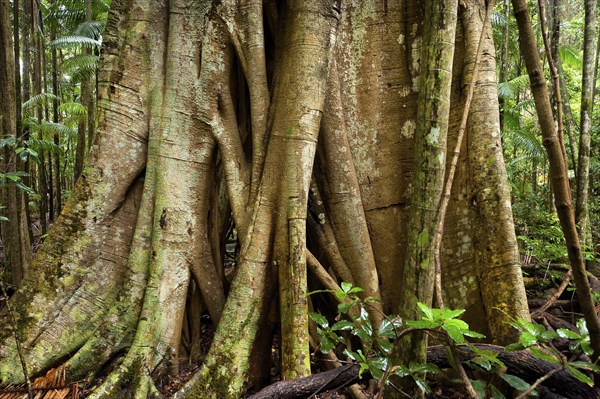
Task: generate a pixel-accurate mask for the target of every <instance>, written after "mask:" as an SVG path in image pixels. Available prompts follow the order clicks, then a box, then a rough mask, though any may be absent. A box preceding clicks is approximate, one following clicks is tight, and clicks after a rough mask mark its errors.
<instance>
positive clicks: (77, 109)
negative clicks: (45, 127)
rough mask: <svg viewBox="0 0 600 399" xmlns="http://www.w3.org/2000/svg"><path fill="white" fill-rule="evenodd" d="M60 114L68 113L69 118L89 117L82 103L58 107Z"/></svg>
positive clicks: (70, 103)
mask: <svg viewBox="0 0 600 399" xmlns="http://www.w3.org/2000/svg"><path fill="white" fill-rule="evenodd" d="M58 112H60V113H66V114H67V116H77V117H83V116H86V115H87V110H86V109H85V107H84V106H83V105H81V103H78V102H68V103H62V104H61V105H59V106H58Z"/></svg>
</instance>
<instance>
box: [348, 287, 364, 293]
mask: <svg viewBox="0 0 600 399" xmlns="http://www.w3.org/2000/svg"><path fill="white" fill-rule="evenodd" d="M355 292H364V290H363V289H362V288H360V287H352V289H350V291H348V294H353V293H355Z"/></svg>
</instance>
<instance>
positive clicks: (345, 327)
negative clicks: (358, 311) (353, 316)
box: [331, 320, 354, 331]
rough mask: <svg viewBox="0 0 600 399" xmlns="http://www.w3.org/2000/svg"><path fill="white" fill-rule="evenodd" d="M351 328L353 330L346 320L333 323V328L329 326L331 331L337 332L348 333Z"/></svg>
mask: <svg viewBox="0 0 600 399" xmlns="http://www.w3.org/2000/svg"><path fill="white" fill-rule="evenodd" d="M353 328H354V324H353V323H352V322H350V321H348V320H340V321H338V322H337V323H335V324H334V325H333V326H331V329H332V330H333V331H338V330H342V331H350V330H352V329H353Z"/></svg>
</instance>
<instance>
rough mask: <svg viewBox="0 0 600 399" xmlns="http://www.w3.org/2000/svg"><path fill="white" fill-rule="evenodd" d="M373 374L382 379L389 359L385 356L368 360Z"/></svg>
mask: <svg viewBox="0 0 600 399" xmlns="http://www.w3.org/2000/svg"><path fill="white" fill-rule="evenodd" d="M367 365H368V366H369V371H370V372H371V375H372V376H373V377H374V378H375V379H376V380H378V381H381V378H382V377H383V373H384V372H385V369H386V367H387V359H386V358H384V357H377V358H375V359H372V360H369V361H368V362H367Z"/></svg>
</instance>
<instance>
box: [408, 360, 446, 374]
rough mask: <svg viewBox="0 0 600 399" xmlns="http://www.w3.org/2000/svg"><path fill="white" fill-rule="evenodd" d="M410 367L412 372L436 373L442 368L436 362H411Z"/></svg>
mask: <svg viewBox="0 0 600 399" xmlns="http://www.w3.org/2000/svg"><path fill="white" fill-rule="evenodd" d="M408 369H409V370H410V372H411V374H414V373H431V374H436V373H439V371H440V369H439V368H438V366H436V365H435V364H431V363H413V362H411V363H409V365H408Z"/></svg>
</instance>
